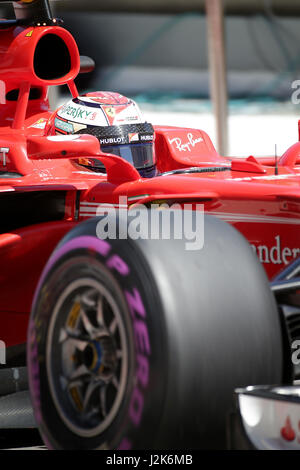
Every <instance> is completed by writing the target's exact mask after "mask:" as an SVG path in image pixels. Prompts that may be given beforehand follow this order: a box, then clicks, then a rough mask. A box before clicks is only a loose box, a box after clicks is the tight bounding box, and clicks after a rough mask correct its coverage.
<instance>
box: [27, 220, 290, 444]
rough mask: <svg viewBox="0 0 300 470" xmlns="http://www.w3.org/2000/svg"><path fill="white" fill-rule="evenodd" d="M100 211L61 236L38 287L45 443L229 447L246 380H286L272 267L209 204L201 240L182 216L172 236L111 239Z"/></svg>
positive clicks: (33, 328) (36, 398)
mask: <svg viewBox="0 0 300 470" xmlns="http://www.w3.org/2000/svg"><path fill="white" fill-rule="evenodd" d="M148 216H149V217H150V215H148ZM121 218H122V217H121ZM100 220H101V218H100V219H99V218H96V219H90V220H88V221H87V222H84V223H82V224H80V225H78V226H77V227H76V228H75V229H74V230H72V231H71V232H70V233H69V234H68V235H67V236H66V237H65V238H64V239H63V240H62V241H61V243H60V244H59V246H58V247H57V248H56V250H55V251H54V253H53V254H52V256H51V258H50V259H49V262H48V264H47V266H46V267H45V270H44V272H43V274H42V277H41V280H40V283H39V286H38V288H37V291H36V296H35V300H34V304H33V310H32V315H31V318H30V323H29V329H28V351H27V354H28V358H27V359H28V371H29V383H30V392H31V397H32V403H33V408H34V413H35V419H36V421H37V424H38V426H39V429H40V432H41V434H42V437H43V439H44V441H45V443H46V444H47V445H48V447H50V448H55V449H155V448H160V449H168V448H173V449H175V448H177V449H191V448H204V449H212V448H216V449H221V448H225V447H226V419H227V415H228V413H229V412H230V410H231V407H232V400H233V391H234V388H236V387H243V386H246V385H251V384H252V385H255V384H273V383H280V382H281V380H282V374H283V363H282V338H281V331H280V322H279V318H278V313H277V308H276V304H275V301H274V298H273V296H272V293H271V291H270V289H269V285H268V281H267V278H266V276H265V273H264V271H263V268H262V267H261V265H260V264H259V262H258V261H257V258H256V256H255V254H254V253H253V250H252V249H251V247H250V246H249V245H248V243H247V242H246V241H245V239H244V238H243V237H242V236H241V235H240V234H239V233H238V232H237V231H236V230H235V229H234V228H232V227H231V226H229V225H228V224H226V223H224V222H222V221H220V220H217V219H215V218H212V217H209V216H205V218H204V222H205V225H204V226H205V230H204V232H205V239H204V246H203V248H202V249H200V250H196V251H195V250H187V249H186V248H187V245H186V243H185V242H186V241H185V240H179V239H176V237H175V236H174V233H173V229H172V230H171V239H170V240H151V239H137V240H133V239H130V238H129V239H109V240H108V239H107V240H104V239H99V238H98V236H97V227H99V226H98V223H99V221H100ZM120 221H121V222H122V223H123V225H124V220H123V221H122V220H121V219H118V223H119V222H120ZM126 223H127V222H126ZM172 233H173V236H172ZM98 235H99V232H98ZM123 235H124V234H123Z"/></svg>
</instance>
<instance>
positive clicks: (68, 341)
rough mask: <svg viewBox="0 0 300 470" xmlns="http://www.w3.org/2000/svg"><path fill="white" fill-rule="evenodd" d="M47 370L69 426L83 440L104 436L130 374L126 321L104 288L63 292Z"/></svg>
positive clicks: (87, 284)
mask: <svg viewBox="0 0 300 470" xmlns="http://www.w3.org/2000/svg"><path fill="white" fill-rule="evenodd" d="M46 365H47V375H48V380H49V384H50V390H51V393H52V397H53V401H54V404H55V407H56V410H57V412H58V413H59V415H60V417H61V419H62V420H63V422H64V423H65V425H66V426H67V427H68V428H69V429H70V430H71V431H72V432H74V433H75V434H77V435H79V436H82V437H95V436H97V435H99V434H100V433H103V432H104V431H105V430H106V429H107V428H108V427H109V425H110V424H111V423H112V421H113V419H114V418H115V416H116V414H117V413H118V410H119V409H120V406H121V404H122V401H123V398H124V395H125V389H126V383H127V375H128V342H127V336H126V330H125V325H124V319H123V317H122V315H121V312H120V309H119V307H118V305H117V303H116V302H115V300H114V298H113V296H112V295H111V293H110V292H109V291H108V290H107V289H106V287H104V286H103V284H101V283H100V282H98V281H96V280H94V279H90V278H86V279H78V280H76V281H74V282H72V283H71V284H69V285H68V287H67V288H66V289H65V290H64V291H63V292H62V294H61V295H60V297H59V298H58V300H57V302H56V305H55V308H54V311H53V315H52V317H51V322H50V325H49V334H48V338H47V357H46Z"/></svg>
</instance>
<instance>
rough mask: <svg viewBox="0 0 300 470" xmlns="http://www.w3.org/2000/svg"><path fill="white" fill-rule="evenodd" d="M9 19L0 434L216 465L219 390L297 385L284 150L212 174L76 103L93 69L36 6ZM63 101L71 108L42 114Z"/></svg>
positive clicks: (294, 228) (292, 176)
mask: <svg viewBox="0 0 300 470" xmlns="http://www.w3.org/2000/svg"><path fill="white" fill-rule="evenodd" d="M14 8H15V14H16V19H15V20H2V21H1V22H0V34H1V36H0V43H1V48H0V200H1V205H0V207H1V209H0V211H1V212H0V213H1V219H0V221H1V222H0V225H1V234H0V256H1V267H0V276H1V288H0V314H1V317H0V318H1V323H0V339H1V343H0V344H1V345H2V346H3V348H4V346H6V350H5V354H0V361H1V358H2V362H3V365H2V366H1V369H0V375H1V377H2V380H1V381H0V382H1V383H0V393H1V395H2V397H0V427H1V428H5V429H8V428H14V427H24V428H26V427H30V426H32V425H35V423H36V425H37V426H38V428H39V431H40V433H41V435H42V437H43V440H44V442H45V443H46V445H47V446H48V447H49V448H55V449H145V448H147V449H154V448H160V449H167V448H177V449H187V448H204V449H209V448H225V447H226V445H227V436H226V433H227V429H228V426H227V424H228V416H230V413H231V412H232V411H234V390H235V389H236V388H240V389H241V388H243V387H246V386H250V385H251V386H259V385H269V386H273V384H276V385H277V389H276V390H281V391H282V390H283V389H285V387H284V385H287V384H289V385H291V384H292V383H293V380H294V379H295V378H297V377H298V376H299V368H297V364H294V363H293V362H292V359H291V357H292V351H294V352H295V350H293V349H292V348H293V347H294V345H295V344H294V343H295V341H297V338H298V337H300V330H299V328H300V301H299V290H300V280H299V278H300V274H299V273H300V142H297V143H295V144H294V145H293V146H292V147H291V148H289V149H288V150H287V151H286V152H285V153H284V154H283V155H282V156H281V157H280V158H278V159H277V158H276V157H272V158H271V157H270V158H261V159H255V158H254V157H253V156H250V157H249V158H247V159H240V158H226V157H222V156H220V155H219V154H218V153H217V151H216V150H215V148H214V146H213V144H212V142H211V140H210V139H209V137H208V135H207V134H206V133H205V132H204V131H202V130H197V129H186V128H178V127H168V126H163V127H162V126H152V125H151V124H150V123H148V122H145V121H144V120H143V117H142V115H141V113H140V110H139V109H138V106H137V104H136V103H135V102H134V101H133V100H131V99H128V98H126V97H123V96H121V95H119V94H117V93H110V92H95V93H88V94H86V95H84V96H79V95H78V92H77V89H76V86H75V83H74V79H75V78H76V77H77V75H78V73H79V72H80V71H81V72H84V71H88V70H91V68H92V65H93V64H92V61H91V60H90V59H88V58H81V57H80V56H79V53H78V49H77V46H76V43H75V40H74V39H73V37H72V36H71V34H70V33H69V32H68V31H67V30H65V29H64V28H63V27H62V26H60V21H59V20H57V19H55V18H53V16H52V13H51V9H50V6H49V3H48V0H26V1H25V0H24V1H19V2H14ZM62 84H67V85H68V87H69V89H70V92H71V95H72V97H71V100H70V101H69V102H67V103H66V104H64V105H63V106H61V107H60V108H59V109H57V110H55V111H54V112H53V111H51V110H50V108H49V103H48V99H47V93H48V87H49V86H56V85H62ZM166 234H167V235H166ZM163 235H166V236H163ZM25 344H26V345H27V349H26V346H25ZM2 352H3V351H2ZM0 353H1V348H0ZM4 363H5V364H4ZM26 364H27V366H26ZM27 377H28V380H27ZM28 383H29V392H28ZM243 390H244V393H250V391H249V389H246V392H245V389H243ZM272 390H273V389H272ZM274 390H275V389H274ZM29 393H30V398H31V403H32V409H33V412H34V423H32V421H31V420H30V419H29V418H28V417H30V416H31V415H30V410H31V408H30V410H29V409H28V406H27V405H28V402H27V401H26V400H28V394H29ZM273 393H275V392H274V391H273ZM12 410H14V411H15V412H12ZM243 417H244V414H243ZM286 418H287V416H282V419H283V422H282V423H281V421H280V420H278V426H279V429H280V427H283V426H285V424H284V423H285V420H286ZM237 421H238V419H237ZM229 422H230V423H232V421H230V419H229ZM248 424H249V423H248ZM241 425H243V423H242V424H241ZM229 427H230V426H229ZM232 427H233V426H232Z"/></svg>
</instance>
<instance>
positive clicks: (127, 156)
mask: <svg viewBox="0 0 300 470" xmlns="http://www.w3.org/2000/svg"><path fill="white" fill-rule="evenodd" d="M101 150H102V152H104V153H112V154H113V155H117V156H119V157H122V158H123V159H124V160H127V162H129V163H131V164H132V165H133V166H134V167H135V168H136V169H137V170H139V169H142V168H149V167H151V166H153V165H154V164H155V161H154V156H153V144H152V142H151V143H147V144H145V143H143V144H130V145H111V146H107V145H105V146H104V145H101Z"/></svg>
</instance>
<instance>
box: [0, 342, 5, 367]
mask: <svg viewBox="0 0 300 470" xmlns="http://www.w3.org/2000/svg"><path fill="white" fill-rule="evenodd" d="M0 364H6V345H5V343H4V341H1V340H0Z"/></svg>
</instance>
